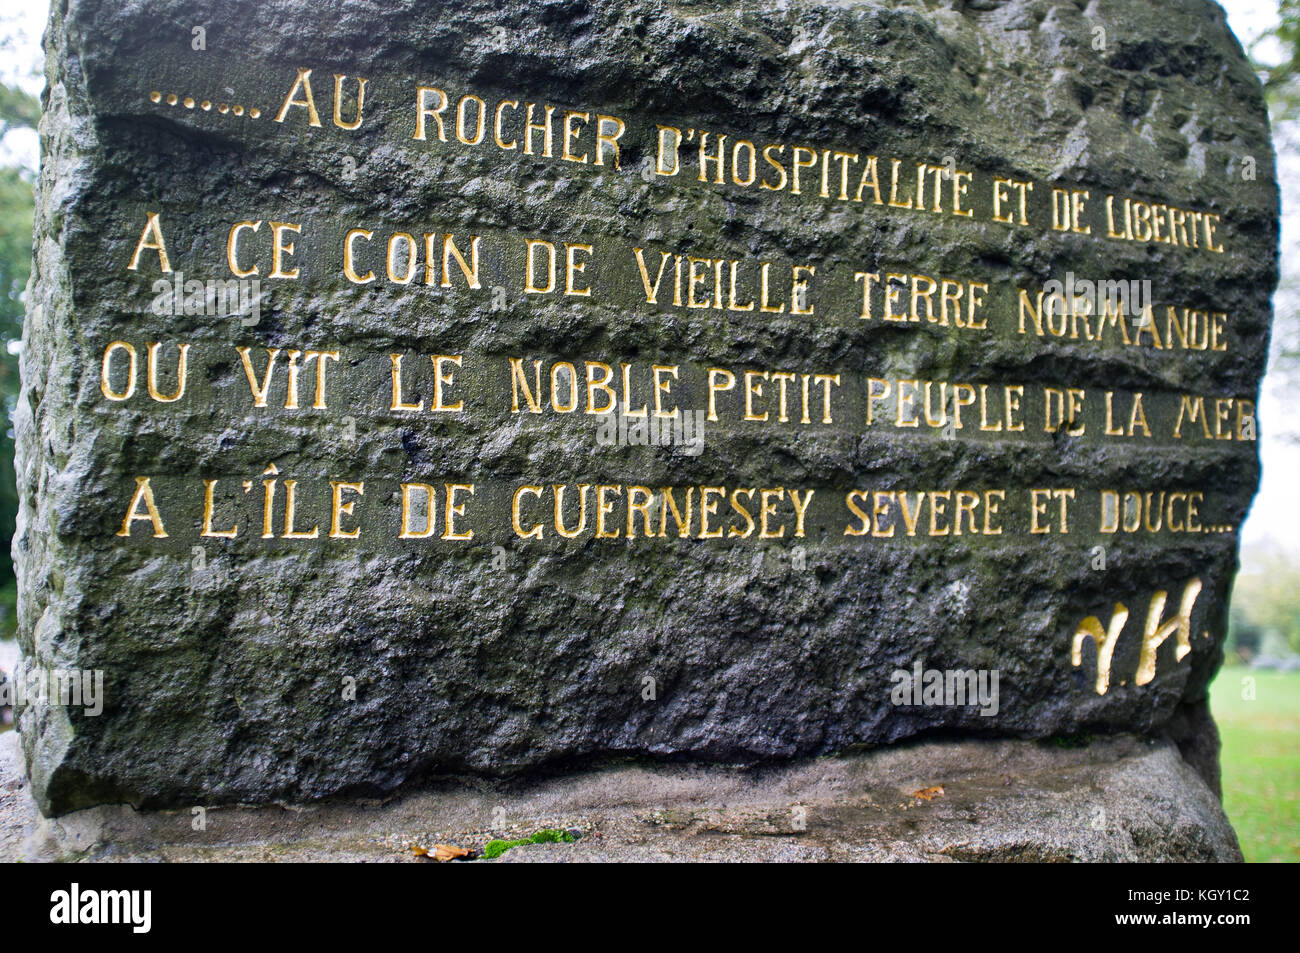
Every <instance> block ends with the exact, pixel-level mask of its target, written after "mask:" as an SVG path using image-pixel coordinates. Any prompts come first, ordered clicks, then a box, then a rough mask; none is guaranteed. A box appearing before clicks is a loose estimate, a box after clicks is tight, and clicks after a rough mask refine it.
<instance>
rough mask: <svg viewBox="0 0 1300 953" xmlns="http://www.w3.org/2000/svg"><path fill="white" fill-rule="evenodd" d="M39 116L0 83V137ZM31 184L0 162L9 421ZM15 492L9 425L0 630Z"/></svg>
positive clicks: (9, 591)
mask: <svg viewBox="0 0 1300 953" xmlns="http://www.w3.org/2000/svg"><path fill="white" fill-rule="evenodd" d="M39 118H40V104H39V103H38V102H37V100H36V97H34V96H31V95H29V94H27V93H25V92H23V91H22V90H21V89H18V88H16V87H13V86H7V85H5V84H3V83H0V137H3V135H4V134H5V133H8V132H9V131H10V130H12V129H17V128H29V129H34V128H35V127H36V122H37V120H38V119H39ZM33 193H34V189H33V183H32V174H31V172H30V171H28V170H26V169H22V168H16V167H0V406H2V407H3V409H4V416H5V420H6V421H9V420H12V417H13V411H14V407H15V406H16V405H17V401H18V387H19V380H18V345H19V342H21V341H22V336H23V312H24V310H25V302H24V295H23V292H24V290H25V289H26V287H27V279H28V277H29V276H30V275H31V271H32V214H33V209H34V201H33ZM17 515H18V492H17V487H16V485H15V474H14V432H13V427H12V424H9V425H8V426H5V427H4V428H3V432H2V433H0V547H3V553H0V593H3V595H0V604H2V605H4V607H5V608H6V609H8V610H9V611H7V612H5V614H4V617H3V621H2V623H0V634H3V632H4V631H5V630H9V629H11V628H12V626H13V618H14V616H13V611H12V610H13V605H12V602H13V599H12V595H13V590H14V571H13V564H12V563H11V561H10V559H9V546H10V544H11V542H12V540H13V534H14V520H15V518H16V517H17Z"/></svg>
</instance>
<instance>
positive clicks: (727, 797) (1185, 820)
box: [0, 732, 1242, 863]
mask: <svg viewBox="0 0 1300 953" xmlns="http://www.w3.org/2000/svg"><path fill="white" fill-rule="evenodd" d="M939 787H942V789H943V790H942V793H938V792H936V791H933V790H931V791H930V793H929V799H928V800H927V799H926V798H924V797H917V796H915V795H914V793H913V792H918V791H923V790H925V789H935V788H939ZM195 820H196V818H195V815H194V813H193V811H191V810H181V811H147V812H137V811H135V810H132V809H131V808H129V807H99V808H92V809H89V810H85V811H79V812H76V813H73V814H67V815H64V816H62V817H60V818H57V819H55V820H48V819H46V818H43V817H41V816H40V814H39V812H38V811H37V809H36V804H35V802H34V801H33V800H32V797H31V793H30V789H29V787H28V783H27V779H26V777H25V776H24V774H23V768H22V759H21V757H20V753H19V746H18V738H17V736H16V735H15V734H14V733H13V732H8V733H6V734H3V735H0V862H5V861H15V860H26V861H34V860H36V861H39V860H51V861H52V860H96V861H143V860H150V861H151V860H165V861H207V860H215V861H281V860H286V861H288V860H292V861H311V862H319V861H408V860H411V859H412V857H413V855H412V851H411V849H410V848H411V845H413V844H419V845H422V846H424V847H426V848H429V849H432V847H433V845H435V844H455V845H459V846H462V847H468V848H473V849H480V848H482V846H483V845H484V844H485V843H486V842H487V841H488V840H491V839H493V838H514V837H524V836H527V835H529V834H531V833H533V832H534V831H536V830H538V829H541V828H567V829H577V830H581V832H582V835H581V837H580V838H579V840H578V841H577V842H576V843H573V844H540V845H533V846H527V847H516V848H514V849H512V850H510V851H508V852H507V853H506V854H504V855H503V857H502V858H501V859H502V860H505V861H511V862H524V863H528V862H553V861H555V862H558V861H595V862H609V861H1240V860H1241V859H1242V857H1241V850H1240V848H1239V847H1238V846H1237V838H1236V835H1235V834H1234V833H1233V831H1232V828H1231V827H1230V826H1229V825H1228V821H1227V818H1226V817H1225V816H1224V814H1223V810H1222V808H1221V807H1220V805H1219V803H1218V800H1217V799H1216V798H1215V796H1214V795H1213V794H1212V793H1211V792H1210V789H1209V788H1208V787H1207V786H1206V784H1205V782H1204V781H1202V780H1201V778H1200V777H1199V776H1198V775H1197V773H1196V772H1195V771H1194V770H1192V768H1191V767H1190V766H1189V765H1188V764H1187V763H1186V762H1185V761H1184V760H1183V759H1182V757H1180V755H1179V753H1178V748H1177V747H1176V746H1175V745H1174V744H1173V743H1172V742H1169V741H1149V740H1146V739H1142V738H1137V737H1133V736H1115V737H1109V738H1105V739H1099V740H1096V741H1094V742H1093V743H1092V744H1090V745H1088V746H1086V747H1081V748H1061V747H1058V746H1057V745H1054V744H1051V743H1047V742H1033V741H942V742H940V741H934V742H926V743H919V744H913V745H908V746H905V747H895V748H890V749H883V750H878V751H873V752H866V753H859V754H851V755H844V756H840V757H834V758H823V759H819V760H816V761H811V762H804V763H800V764H796V765H791V766H788V767H784V768H780V769H767V770H763V771H743V770H738V769H725V768H717V767H708V768H705V767H695V766H676V765H616V766H610V767H604V768H599V769H593V770H588V771H584V772H581V773H578V774H573V775H568V776H565V777H557V778H551V779H547V780H542V781H536V782H533V783H531V784H529V785H527V786H522V787H521V786H509V787H506V786H493V785H489V784H481V783H480V784H473V785H466V786H455V785H452V784H444V785H441V786H435V787H433V788H431V789H428V790H424V791H420V792H418V793H412V794H408V795H406V796H404V797H401V798H397V799H393V800H390V801H387V802H385V803H382V804H376V803H356V802H351V803H337V802H336V803H329V804H320V805H314V806H310V807H258V808H240V807H230V808H210V809H208V810H207V811H206V816H205V818H204V821H205V822H206V829H205V830H194V829H193V827H194V826H195Z"/></svg>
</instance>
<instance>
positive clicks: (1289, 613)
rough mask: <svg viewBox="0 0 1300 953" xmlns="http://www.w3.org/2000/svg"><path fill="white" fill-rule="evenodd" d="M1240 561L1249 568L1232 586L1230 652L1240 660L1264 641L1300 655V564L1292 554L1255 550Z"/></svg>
mask: <svg viewBox="0 0 1300 953" xmlns="http://www.w3.org/2000/svg"><path fill="white" fill-rule="evenodd" d="M1242 562H1243V563H1244V564H1245V565H1246V566H1248V567H1249V568H1248V569H1243V570H1242V571H1241V572H1240V573H1238V575H1237V581H1236V584H1235V586H1234V587H1233V593H1232V615H1231V617H1230V620H1229V630H1230V642H1229V648H1230V650H1235V651H1236V652H1237V654H1238V655H1239V656H1240V657H1241V658H1242V659H1243V660H1245V659H1247V658H1248V657H1249V655H1248V654H1247V653H1249V654H1250V655H1253V654H1255V653H1258V652H1259V651H1260V650H1261V649H1262V648H1263V646H1264V645H1265V643H1267V642H1274V643H1275V644H1278V645H1279V647H1280V646H1281V645H1282V644H1284V645H1285V647H1286V648H1289V649H1290V651H1292V652H1300V565H1297V564H1296V562H1295V558H1294V556H1293V554H1291V553H1290V552H1287V551H1284V550H1280V549H1269V548H1262V547H1256V548H1252V549H1251V550H1250V551H1249V552H1246V553H1243V554H1242ZM1270 635H1272V636H1273V638H1271V639H1270V638H1269V636H1270ZM1243 649H1245V650H1246V651H1242V650H1243Z"/></svg>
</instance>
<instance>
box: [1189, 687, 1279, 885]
mask: <svg viewBox="0 0 1300 953" xmlns="http://www.w3.org/2000/svg"><path fill="white" fill-rule="evenodd" d="M1251 680H1253V683H1252V681H1251ZM1252 684H1253V688H1254V699H1253V700H1251V698H1250V695H1251V691H1250V689H1251V688H1252ZM1243 696H1245V697H1243ZM1210 709H1211V711H1213V713H1214V720H1215V721H1217V722H1218V724H1219V734H1220V736H1221V737H1222V739H1223V753H1222V755H1221V758H1222V765H1223V807H1224V809H1225V810H1226V811H1227V812H1228V819H1229V820H1231V821H1232V826H1233V827H1234V828H1236V830H1237V836H1238V837H1239V838H1240V839H1241V849H1242V852H1243V853H1244V854H1245V855H1246V860H1248V861H1256V862H1259V861H1300V672H1286V673H1282V672H1267V671H1262V670H1257V669H1248V668H1243V667H1240V666H1234V667H1231V668H1226V667H1225V668H1224V669H1223V670H1222V671H1220V672H1219V675H1218V677H1217V678H1215V680H1214V684H1213V685H1211V686H1210Z"/></svg>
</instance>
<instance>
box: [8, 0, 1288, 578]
mask: <svg viewBox="0 0 1300 953" xmlns="http://www.w3.org/2000/svg"><path fill="white" fill-rule="evenodd" d="M5 2H6V4H7V5H9V6H10V7H11V8H12V6H14V5H17V4H15V3H12V2H11V0H5ZM1221 2H1222V4H1223V7H1224V9H1225V10H1226V11H1227V13H1228V23H1229V25H1230V26H1231V27H1232V29H1233V30H1234V31H1235V32H1236V34H1237V37H1238V38H1239V39H1240V40H1241V42H1242V44H1243V45H1246V46H1248V45H1249V44H1250V43H1251V42H1253V41H1254V40H1255V39H1256V38H1257V37H1259V36H1260V35H1261V34H1262V33H1264V32H1265V31H1266V30H1268V29H1269V28H1270V27H1271V26H1272V25H1273V24H1274V23H1275V22H1276V20H1277V0H1221ZM46 9H47V6H46V4H44V3H42V2H40V0H22V9H21V10H20V11H12V10H6V11H5V12H4V13H3V14H0V33H4V32H7V33H9V34H11V35H12V36H13V43H12V44H11V49H12V50H13V51H14V52H15V53H16V54H17V55H16V56H14V57H13V58H12V59H11V58H10V57H8V56H2V57H0V79H3V80H4V81H6V82H10V83H13V82H17V83H19V84H20V85H22V86H23V87H24V88H26V89H28V90H30V91H31V92H33V93H39V92H40V90H41V87H42V85H43V79H42V78H41V75H40V69H41V67H40V56H41V54H40V38H41V32H42V31H43V30H44V28H45V10H46ZM1257 52H1258V53H1259V54H1260V55H1261V57H1262V58H1263V59H1265V60H1267V59H1269V58H1270V57H1269V56H1268V53H1269V50H1268V47H1267V46H1263V47H1261V49H1260V50H1259V51H1257ZM1279 152H1280V153H1281V154H1280V155H1279V169H1278V172H1279V179H1280V181H1281V182H1282V187H1283V193H1282V194H1283V207H1284V210H1285V217H1284V221H1285V222H1286V223H1287V224H1286V225H1285V226H1284V233H1283V248H1284V249H1286V250H1287V251H1288V252H1290V251H1292V250H1294V249H1297V247H1298V246H1300V242H1298V241H1297V238H1298V237H1300V234H1298V229H1297V225H1300V219H1298V218H1297V215H1296V210H1298V209H1300V191H1298V189H1297V185H1298V184H1300V154H1298V151H1297V150H1295V149H1291V148H1288V149H1282V148H1281V144H1280V143H1279ZM12 157H17V158H19V159H20V160H21V161H23V162H24V163H26V164H28V165H29V166H31V167H33V168H34V167H35V165H36V157H37V143H36V136H35V134H30V133H16V134H11V135H10V136H8V137H7V138H6V140H5V142H4V143H3V144H0V159H10V158H12ZM1284 267H1285V269H1286V271H1287V272H1288V273H1295V272H1296V271H1297V269H1300V261H1297V260H1296V256H1294V255H1292V256H1291V257H1290V258H1288V260H1287V263H1286V265H1285V266H1284ZM1279 304H1281V302H1280V301H1279ZM1279 310H1281V308H1279ZM1282 414H1283V401H1282V398H1281V396H1280V394H1279V393H1278V392H1277V388H1275V387H1272V386H1270V384H1269V381H1268V379H1267V378H1266V379H1265V383H1264V388H1263V393H1262V394H1261V397H1260V408H1259V420H1260V436H1261V444H1260V454H1261V456H1262V458H1263V461H1264V481H1263V485H1262V486H1261V488H1260V492H1259V496H1258V497H1257V498H1256V500H1255V506H1254V509H1253V510H1252V512H1251V515H1250V518H1249V519H1248V520H1247V522H1246V525H1245V527H1243V529H1242V542H1243V543H1244V544H1246V545H1247V546H1249V545H1251V544H1263V543H1272V544H1275V545H1280V546H1285V547H1286V548H1288V549H1291V550H1293V551H1294V552H1296V553H1297V555H1298V556H1300V504H1297V503H1296V502H1295V496H1294V495H1293V494H1294V482H1293V481H1295V480H1296V478H1297V475H1300V445H1296V444H1294V443H1291V442H1288V441H1284V440H1280V439H1278V438H1277V436H1276V432H1275V431H1274V432H1272V435H1270V434H1271V432H1270V428H1269V421H1270V420H1280V419H1282Z"/></svg>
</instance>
